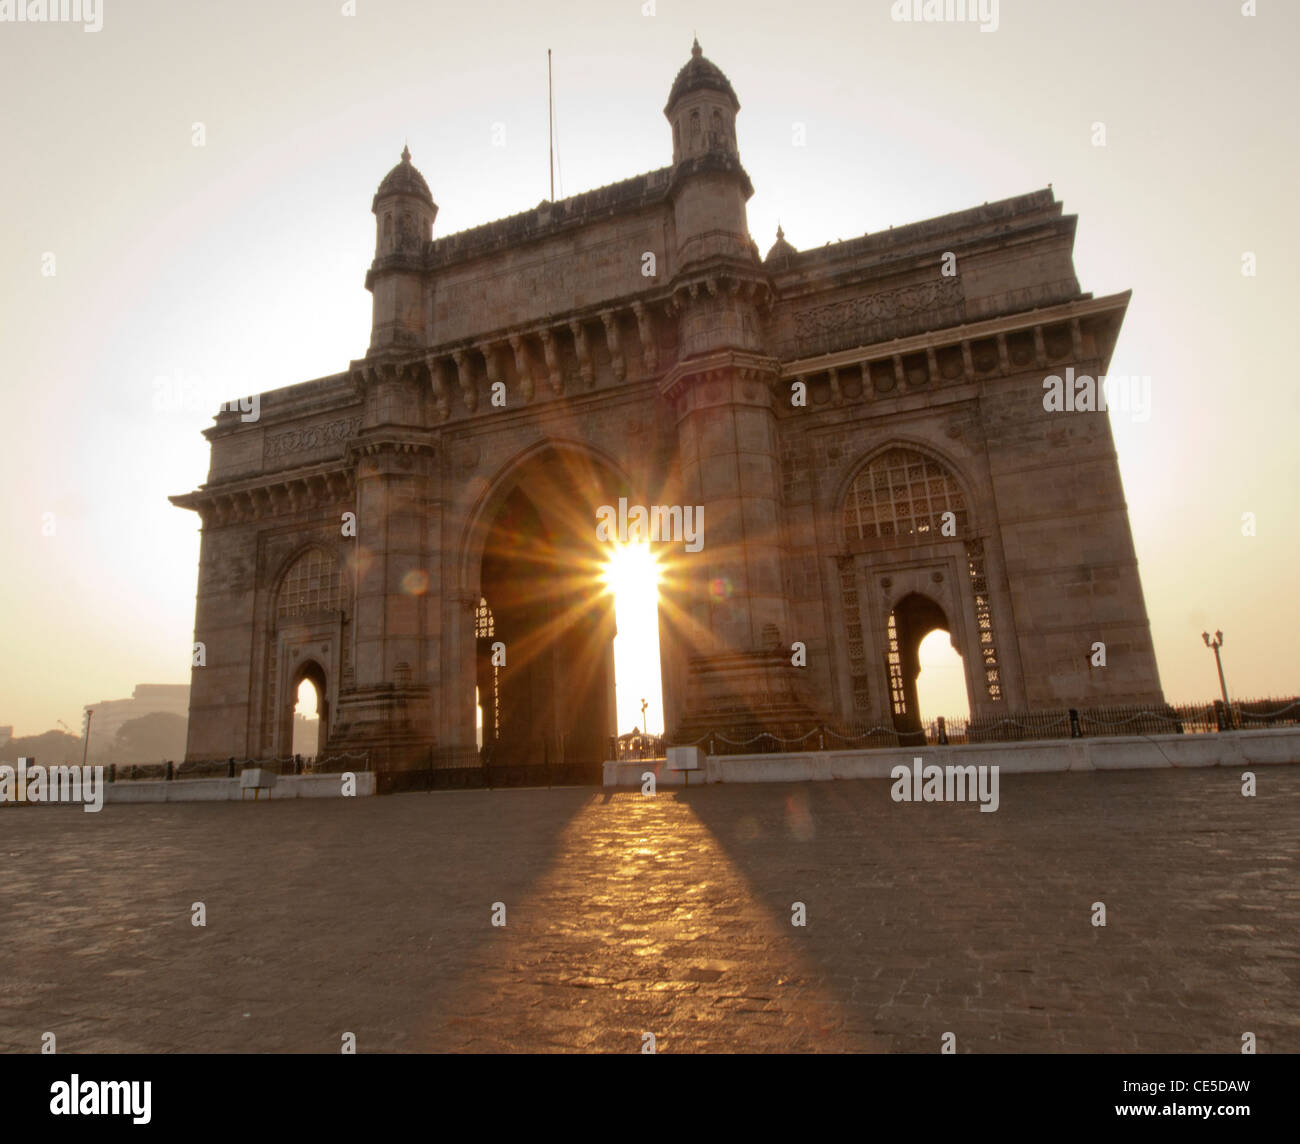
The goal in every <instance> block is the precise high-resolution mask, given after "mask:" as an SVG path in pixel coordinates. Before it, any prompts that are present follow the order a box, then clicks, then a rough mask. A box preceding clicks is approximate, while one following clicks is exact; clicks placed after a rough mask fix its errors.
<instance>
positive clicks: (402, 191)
mask: <svg viewBox="0 0 1300 1144" xmlns="http://www.w3.org/2000/svg"><path fill="white" fill-rule="evenodd" d="M370 209H371V210H372V211H373V212H374V215H375V260H374V262H373V263H371V266H370V272H369V273H368V274H367V275H366V289H367V290H369V291H370V292H371V293H372V294H373V295H374V318H373V321H372V323H371V330H370V350H371V353H375V352H378V351H381V350H388V349H396V348H399V347H411V346H418V345H422V344H423V343H424V336H425V328H424V322H425V314H424V293H423V291H424V282H423V255H424V244H425V243H426V242H428V241H430V239H432V238H433V220H434V219H435V218H436V217H437V214H438V204H437V203H435V202H434V201H433V195H432V193H431V192H430V191H429V184H428V183H426V182H425V181H424V176H423V175H421V174H420V172H419V171H417V170H416V169H415V168H414V167H413V166H412V165H411V149H410V148H409V147H403V148H402V161H401V162H400V163H398V164H397V166H396V167H394V168H393V169H392V170H391V171H389V172H388V174H387V175H385V176H384V180H383V182H382V183H380V184H379V190H378V191H376V192H375V198H374V201H373V202H372V203H371V206H370Z"/></svg>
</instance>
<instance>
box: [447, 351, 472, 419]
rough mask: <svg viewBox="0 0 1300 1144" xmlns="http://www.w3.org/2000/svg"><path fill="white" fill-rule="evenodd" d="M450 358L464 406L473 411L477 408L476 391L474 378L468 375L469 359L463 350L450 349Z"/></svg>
mask: <svg viewBox="0 0 1300 1144" xmlns="http://www.w3.org/2000/svg"><path fill="white" fill-rule="evenodd" d="M451 359H452V361H454V362H455V363H456V380H457V382H459V383H460V392H461V396H462V397H463V398H464V399H465V408H466V409H468V410H469V411H470V412H471V413H473V412H474V410H476V409H477V408H478V393H477V392H476V391H475V389H474V380H473V378H471V377H470V375H469V361H468V360H467V359H466V357H465V351H464V350H452V351H451Z"/></svg>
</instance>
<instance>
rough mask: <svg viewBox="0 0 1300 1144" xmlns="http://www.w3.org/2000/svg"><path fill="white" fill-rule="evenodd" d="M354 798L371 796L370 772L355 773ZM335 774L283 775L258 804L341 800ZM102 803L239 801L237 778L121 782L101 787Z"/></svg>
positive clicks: (249, 796) (248, 796)
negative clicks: (313, 799)
mask: <svg viewBox="0 0 1300 1144" xmlns="http://www.w3.org/2000/svg"><path fill="white" fill-rule="evenodd" d="M356 776H357V797H358V798H360V797H362V796H363V795H372V794H374V793H375V776H374V773H373V772H372V771H358V772H356ZM342 785H343V784H342V782H341V780H340V778H339V776H338V775H285V776H283V777H281V778H277V779H276V781H275V789H274V790H270V791H265V790H264V791H262V792H261V793H260V794H259V795H258V801H263V802H264V801H265V800H266V799H267V797H268V796H269V797H270V798H271V800H272V801H276V802H278V801H281V800H283V799H286V798H342V797H343V796H342V794H341V793H340V792H341V790H342ZM104 790H105V797H104V801H105V802H227V801H229V802H239V801H241V794H240V789H239V776H238V775H236V776H235V777H234V778H233V779H176V780H175V781H173V782H154V781H149V782H121V783H108V784H106V785H105V787H104ZM242 801H244V802H253V801H254V799H253V791H251V790H248V791H244V792H243V796H242Z"/></svg>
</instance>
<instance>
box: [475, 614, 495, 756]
mask: <svg viewBox="0 0 1300 1144" xmlns="http://www.w3.org/2000/svg"><path fill="white" fill-rule="evenodd" d="M474 635H475V638H477V639H481V640H490V639H492V637H493V636H495V635H496V621H495V620H494V619H493V618H492V609H491V608H489V607H488V602H487V599H486V598H485V597H483V596H480V597H479V601H478V607H477V608H476V609H475V611H474ZM495 659H496V657H495V656H494V657H493V663H492V696H491V701H490V706H489V708H488V710H486V711H485V712H484V715H483V733H484V738H485V739H486V738H487V737H488V735H487V733H488V732H489V731H490V732H491V733H492V734H491V738H492V740H493V741H494V742H495V741H496V740H497V739H500V738H501V665H500V664H499V663H497V662H496V661H495ZM483 700H484V696H482V695H480V696H479V702H480V703H482V702H483ZM489 714H490V715H491V717H492V718H491V722H490V723H489V721H488V715H489Z"/></svg>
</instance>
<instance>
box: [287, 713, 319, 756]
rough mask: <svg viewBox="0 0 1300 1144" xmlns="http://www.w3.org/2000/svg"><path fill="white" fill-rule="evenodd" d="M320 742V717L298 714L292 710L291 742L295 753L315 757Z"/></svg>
mask: <svg viewBox="0 0 1300 1144" xmlns="http://www.w3.org/2000/svg"><path fill="white" fill-rule="evenodd" d="M319 742H320V719H319V718H317V717H316V716H314V715H313V716H312V717H310V718H308V717H307V716H306V715H299V714H298V713H297V712H294V716H293V743H292V746H293V747H294V748H295V750H294V754H295V755H302V756H304V757H305V758H309V759H311V758H315V757H316V755H317V753H318V746H319Z"/></svg>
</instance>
